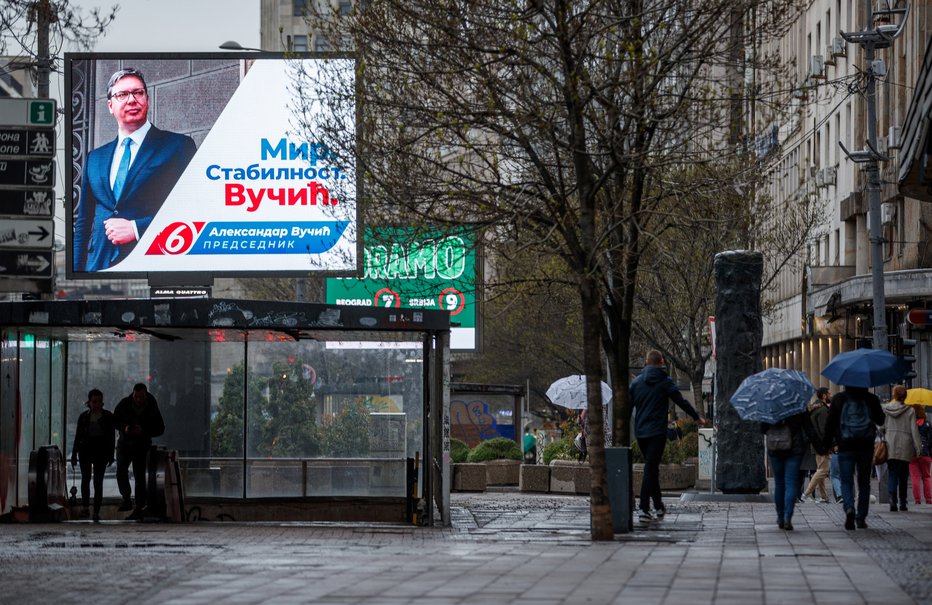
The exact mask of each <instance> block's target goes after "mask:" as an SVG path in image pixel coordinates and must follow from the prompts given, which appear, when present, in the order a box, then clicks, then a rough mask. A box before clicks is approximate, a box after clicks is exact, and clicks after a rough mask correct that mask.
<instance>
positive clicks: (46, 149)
mask: <svg viewBox="0 0 932 605" xmlns="http://www.w3.org/2000/svg"><path fill="white" fill-rule="evenodd" d="M5 155H26V156H31V157H47V158H50V157H52V156H54V155H55V131H54V130H52V129H51V128H4V127H2V126H0V156H5Z"/></svg>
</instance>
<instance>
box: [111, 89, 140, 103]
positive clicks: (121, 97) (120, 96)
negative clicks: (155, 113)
mask: <svg viewBox="0 0 932 605" xmlns="http://www.w3.org/2000/svg"><path fill="white" fill-rule="evenodd" d="M130 95H132V96H133V98H134V99H145V98H146V89H145V88H137V89H136V90H122V91H120V92H115V93H113V94H112V95H110V98H111V99H116V100H117V101H119V102H120V103H123V102H124V101H126V100H127V99H129V97H130Z"/></svg>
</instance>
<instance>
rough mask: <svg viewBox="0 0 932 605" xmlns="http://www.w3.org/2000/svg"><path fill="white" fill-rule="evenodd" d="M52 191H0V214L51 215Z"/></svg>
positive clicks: (53, 196)
mask: <svg viewBox="0 0 932 605" xmlns="http://www.w3.org/2000/svg"><path fill="white" fill-rule="evenodd" d="M54 199H55V195H54V192H53V191H9V190H7V191H3V192H0V215H7V216H11V215H12V216H34V217H42V216H52V201H53V200H54Z"/></svg>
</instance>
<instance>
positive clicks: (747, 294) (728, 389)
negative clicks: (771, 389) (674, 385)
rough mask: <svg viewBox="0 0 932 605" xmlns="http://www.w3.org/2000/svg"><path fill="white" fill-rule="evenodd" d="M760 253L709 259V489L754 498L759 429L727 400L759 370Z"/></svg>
mask: <svg viewBox="0 0 932 605" xmlns="http://www.w3.org/2000/svg"><path fill="white" fill-rule="evenodd" d="M763 266H764V259H763V255H762V254H761V253H760V252H754V251H751V250H734V251H730V252H720V253H719V254H716V255H715V269H714V270H715V285H716V295H715V361H716V363H715V366H716V374H715V424H716V427H717V429H718V430H717V431H716V439H717V440H718V451H717V455H716V462H715V486H716V487H717V488H718V489H719V490H720V491H721V492H722V493H725V494H757V493H760V491H761V490H762V489H764V488H765V487H766V486H767V477H766V475H765V472H764V442H763V439H762V437H761V432H760V424H759V423H757V422H746V421H744V420H741V418H740V417H739V416H738V413H737V412H735V409H734V408H733V407H732V405H731V403H730V402H729V400H730V399H731V396H732V395H733V394H734V392H735V391H736V390H737V388H738V385H740V384H741V381H742V380H744V379H745V378H746V377H747V376H750V375H751V374H754V373H756V372H760V371H761V370H762V369H763V362H762V359H761V339H762V337H763V331H764V328H763V323H762V321H761V313H760V285H761V273H762V271H763Z"/></svg>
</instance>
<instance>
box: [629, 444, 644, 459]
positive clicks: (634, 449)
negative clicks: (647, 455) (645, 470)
mask: <svg viewBox="0 0 932 605" xmlns="http://www.w3.org/2000/svg"><path fill="white" fill-rule="evenodd" d="M631 464H644V452H642V451H641V446H639V445H638V442H637V441H632V442H631Z"/></svg>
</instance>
